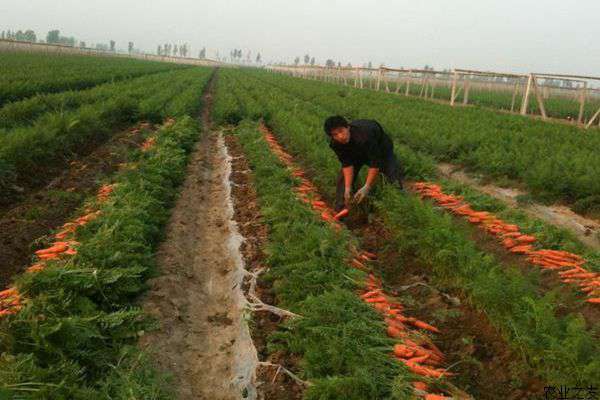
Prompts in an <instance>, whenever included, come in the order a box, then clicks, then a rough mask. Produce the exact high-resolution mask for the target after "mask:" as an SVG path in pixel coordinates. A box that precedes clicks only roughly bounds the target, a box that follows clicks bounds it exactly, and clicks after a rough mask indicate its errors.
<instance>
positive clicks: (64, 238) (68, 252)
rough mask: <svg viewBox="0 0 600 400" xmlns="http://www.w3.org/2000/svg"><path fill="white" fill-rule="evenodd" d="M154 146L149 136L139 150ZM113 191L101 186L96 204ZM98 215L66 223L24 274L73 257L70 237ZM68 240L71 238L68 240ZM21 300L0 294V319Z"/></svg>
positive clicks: (16, 295)
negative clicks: (54, 261) (48, 263)
mask: <svg viewBox="0 0 600 400" xmlns="http://www.w3.org/2000/svg"><path fill="white" fill-rule="evenodd" d="M174 123H175V120H174V119H172V118H168V119H167V120H166V121H165V123H164V124H163V126H165V127H168V126H171V125H173V124H174ZM151 128H152V125H151V124H150V123H148V122H142V123H140V125H139V127H138V128H133V129H132V130H131V133H132V134H138V133H139V132H140V130H142V129H146V130H149V129H151ZM155 144H156V138H155V137H154V136H151V137H149V138H147V139H146V140H145V141H144V142H143V143H142V144H141V145H140V149H141V150H142V151H148V150H149V149H151V148H152V147H154V145H155ZM113 189H114V185H103V186H102V187H100V189H99V190H98V193H97V195H96V200H97V202H98V203H103V202H105V201H106V200H108V198H109V197H110V194H111V193H112V191H113ZM98 215H100V211H93V210H92V209H86V214H85V215H83V216H81V217H79V218H77V219H75V220H74V221H72V222H67V223H66V224H64V225H63V226H62V227H61V231H60V232H58V233H57V234H55V235H54V239H56V240H55V241H54V242H53V243H52V245H51V246H50V247H48V248H45V249H41V250H38V251H36V252H35V255H36V257H37V258H38V262H36V263H35V264H33V265H31V266H30V267H29V268H27V270H26V273H33V272H38V271H41V270H43V269H44V268H45V267H46V264H47V262H48V261H52V260H58V259H60V258H63V257H65V256H73V255H75V254H77V249H76V246H77V245H78V244H79V243H78V242H76V241H74V240H73V239H72V237H73V236H74V234H75V231H76V230H77V228H79V227H80V226H84V225H86V224H87V223H88V222H90V221H92V220H93V219H95V218H96V217H98ZM69 238H71V239H70V240H69ZM22 307H23V305H22V298H21V295H20V294H19V291H18V290H17V288H15V287H11V288H8V289H6V290H3V291H1V292H0V318H2V317H4V316H7V315H12V314H16V313H17V312H18V311H19V310H20V309H21V308H22Z"/></svg>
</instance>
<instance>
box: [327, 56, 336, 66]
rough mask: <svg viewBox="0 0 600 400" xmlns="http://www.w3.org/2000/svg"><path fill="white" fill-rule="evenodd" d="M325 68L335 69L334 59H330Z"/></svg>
mask: <svg viewBox="0 0 600 400" xmlns="http://www.w3.org/2000/svg"><path fill="white" fill-rule="evenodd" d="M325 66H326V67H335V61H333V60H332V59H330V58H328V59H327V61H325Z"/></svg>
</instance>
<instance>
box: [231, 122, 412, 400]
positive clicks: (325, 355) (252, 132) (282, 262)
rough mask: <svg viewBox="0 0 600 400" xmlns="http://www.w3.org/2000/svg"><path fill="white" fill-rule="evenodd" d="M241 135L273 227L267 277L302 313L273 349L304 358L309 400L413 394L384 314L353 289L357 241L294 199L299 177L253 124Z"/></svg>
mask: <svg viewBox="0 0 600 400" xmlns="http://www.w3.org/2000/svg"><path fill="white" fill-rule="evenodd" d="M236 135H237V137H238V139H239V141H240V143H241V144H242V146H243V148H244V151H245V154H246V156H247V158H248V161H249V163H250V165H251V167H252V170H253V171H254V182H255V185H256V189H257V194H258V200H259V205H260V209H261V214H262V217H263V222H264V223H266V224H267V225H268V227H269V237H268V244H267V249H266V250H267V255H268V257H267V263H268V265H269V266H270V270H269V273H268V279H269V280H271V281H272V283H273V290H274V293H275V296H276V299H277V304H278V305H279V306H280V307H284V308H288V309H290V310H292V311H294V312H296V313H298V314H300V315H301V316H302V317H300V318H298V319H294V320H292V321H290V322H288V323H287V324H286V325H285V326H284V327H283V328H282V329H281V330H279V331H277V332H276V333H275V334H274V335H273V337H272V338H271V345H270V348H271V350H275V349H284V350H285V351H287V352H289V353H293V354H297V355H299V356H300V357H301V363H300V365H301V367H302V371H301V375H302V377H303V378H305V379H308V380H310V381H311V382H312V383H313V384H314V385H312V386H311V387H310V388H308V389H307V391H306V393H305V398H306V399H320V400H326V399H332V400H333V399H356V400H359V399H408V398H410V393H411V390H412V389H411V387H410V382H409V374H408V373H407V371H406V369H404V368H403V367H401V366H400V365H399V364H398V363H396V362H395V361H394V360H393V359H392V358H391V357H390V356H389V352H390V350H391V344H392V341H391V340H390V339H388V338H387V337H386V334H385V329H384V323H383V320H382V317H381V316H380V315H379V314H377V313H376V312H375V311H374V310H373V309H372V308H371V307H369V306H368V305H366V304H365V303H363V302H362V301H361V300H360V299H359V297H358V296H357V295H356V293H354V289H357V288H358V287H359V286H360V283H359V282H363V281H364V278H365V276H364V273H362V272H361V271H358V270H355V269H352V268H349V267H348V266H347V264H346V260H347V259H348V258H349V256H350V254H349V244H350V243H352V241H353V239H352V238H351V237H350V235H349V233H348V232H347V231H341V232H339V233H338V232H336V231H335V230H333V229H331V227H329V226H328V225H326V224H325V223H324V222H322V221H320V219H319V218H318V216H317V215H316V214H315V213H314V212H313V211H312V210H310V209H309V208H308V207H307V206H306V205H305V204H303V203H301V202H300V200H298V199H297V198H296V197H295V194H294V193H293V191H292V186H293V183H294V178H292V176H291V175H290V172H289V170H287V169H286V168H285V167H284V166H283V165H282V164H281V163H280V162H279V161H278V159H277V158H276V157H275V156H274V155H273V154H272V153H271V151H270V150H269V148H268V146H267V144H266V142H265V141H264V139H263V138H262V137H261V133H260V132H258V130H257V127H256V125H255V124H252V123H242V125H241V126H240V127H239V128H238V129H237V130H236Z"/></svg>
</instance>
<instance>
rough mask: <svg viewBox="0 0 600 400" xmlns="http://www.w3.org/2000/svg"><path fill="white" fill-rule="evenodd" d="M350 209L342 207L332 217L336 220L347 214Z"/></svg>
mask: <svg viewBox="0 0 600 400" xmlns="http://www.w3.org/2000/svg"><path fill="white" fill-rule="evenodd" d="M349 212H350V211H348V209H347V208H344V209H343V210H342V211H340V212H339V213H337V214H335V216H334V217H333V219H335V220H336V221H339V220H340V218H344V217H345V216H346V215H348V213H349Z"/></svg>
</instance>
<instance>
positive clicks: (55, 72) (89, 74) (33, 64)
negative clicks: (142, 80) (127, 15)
mask: <svg viewBox="0 0 600 400" xmlns="http://www.w3.org/2000/svg"><path fill="white" fill-rule="evenodd" d="M181 68H185V67H181V66H178V65H174V64H167V63H159V62H149V61H142V60H135V59H129V58H119V57H88V56H81V55H65V54H61V55H53V54H39V53H31V54H29V53H21V52H19V53H12V52H4V53H2V57H0V71H2V74H1V75H0V106H2V105H4V104H6V103H9V102H12V101H17V100H22V99H25V98H27V97H31V96H34V95H36V94H43V93H57V92H62V91H65V90H81V89H86V88H89V87H92V86H96V85H98V84H101V83H105V82H111V81H118V80H124V79H129V78H133V77H136V76H141V75H146V74H152V73H156V72H160V71H168V70H173V69H181Z"/></svg>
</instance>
